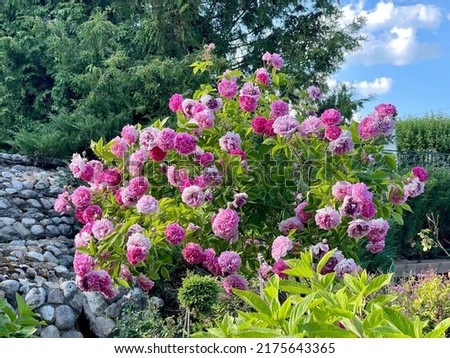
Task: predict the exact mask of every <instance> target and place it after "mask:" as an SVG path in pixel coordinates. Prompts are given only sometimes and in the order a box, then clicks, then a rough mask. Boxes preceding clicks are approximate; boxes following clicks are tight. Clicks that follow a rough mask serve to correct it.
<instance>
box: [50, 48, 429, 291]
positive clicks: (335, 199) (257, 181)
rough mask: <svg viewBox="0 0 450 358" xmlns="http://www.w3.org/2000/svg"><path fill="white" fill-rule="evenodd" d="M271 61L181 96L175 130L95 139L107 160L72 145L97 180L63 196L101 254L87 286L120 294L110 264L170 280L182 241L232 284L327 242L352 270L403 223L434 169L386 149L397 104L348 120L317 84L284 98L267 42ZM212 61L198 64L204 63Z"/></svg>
mask: <svg viewBox="0 0 450 358" xmlns="http://www.w3.org/2000/svg"><path fill="white" fill-rule="evenodd" d="M263 64H264V67H262V68H260V69H259V70H257V71H256V72H255V73H254V74H252V75H251V76H249V77H246V76H245V75H244V74H243V73H242V72H240V71H226V72H225V73H224V74H223V75H221V76H219V77H218V81H217V82H215V83H213V84H212V85H210V84H204V85H202V86H201V88H200V89H198V90H197V91H195V92H194V93H193V95H192V98H184V97H183V96H182V95H180V94H174V95H173V96H172V97H171V98H170V99H169V101H168V106H169V108H170V109H171V110H172V111H173V112H174V116H176V119H177V128H176V130H174V129H171V128H167V127H165V123H166V122H167V119H164V120H155V121H154V122H153V124H152V125H151V126H150V127H146V128H143V127H141V126H139V125H138V126H130V125H127V126H125V127H124V128H123V130H122V133H121V137H117V138H114V139H113V140H112V141H110V142H109V143H106V144H105V143H104V141H103V139H100V140H99V141H98V142H92V146H91V148H92V150H93V152H94V153H95V154H96V155H97V156H98V157H99V158H100V159H101V161H97V160H91V161H88V160H87V159H84V158H82V157H81V156H80V155H78V154H74V156H73V159H72V162H71V164H70V169H71V170H72V172H73V174H74V176H75V177H77V178H81V179H83V180H85V181H86V182H87V184H86V186H81V187H79V188H77V189H76V190H74V191H73V193H72V194H69V193H63V194H61V195H60V196H59V197H58V199H57V201H56V203H55V209H56V210H58V211H59V212H61V213H67V212H69V211H71V210H73V211H74V212H75V217H76V218H77V219H78V220H79V221H80V222H81V223H82V224H83V225H84V227H83V228H82V229H81V231H80V233H79V234H78V235H77V237H76V246H77V249H78V250H79V251H80V252H82V253H84V254H85V255H88V256H90V257H92V258H93V261H92V262H91V261H89V260H86V258H83V260H82V262H83V269H82V270H79V271H78V273H79V275H78V282H79V283H80V287H81V288H82V289H86V290H92V289H96V290H100V291H101V292H103V293H104V294H105V295H107V296H109V295H112V294H113V293H114V290H113V289H112V286H111V280H107V279H106V278H105V277H104V276H105V275H109V276H110V277H111V278H112V280H113V281H114V282H115V283H116V284H122V285H127V286H128V285H131V284H132V283H133V282H132V281H133V277H135V278H138V277H139V279H138V280H137V283H138V284H140V285H141V287H145V289H150V288H151V287H152V284H149V282H152V283H153V281H152V280H157V279H159V278H160V276H161V275H162V276H163V277H165V278H168V270H167V268H166V266H167V265H170V264H171V262H172V255H171V252H172V251H173V250H179V249H181V250H182V255H183V258H184V260H185V261H186V262H187V263H188V264H190V265H202V266H203V267H205V268H206V269H207V270H209V271H210V272H211V273H212V274H214V275H217V276H222V277H223V279H222V285H223V287H224V288H225V290H226V291H227V292H228V293H230V294H231V293H232V288H233V287H234V288H236V287H238V288H245V287H247V282H246V280H245V278H244V277H243V276H242V274H245V273H246V272H249V271H251V272H256V270H257V269H259V268H260V265H263V266H262V267H261V268H262V269H263V271H264V272H265V275H266V276H267V275H268V274H269V273H270V270H269V267H270V266H269V264H268V263H267V262H266V261H269V260H271V257H270V254H272V258H273V259H274V260H275V262H274V265H273V271H274V272H275V273H277V274H278V275H279V276H280V277H285V273H284V272H283V271H284V270H285V269H286V268H287V267H288V265H287V264H286V262H284V261H283V260H282V259H281V258H282V257H285V256H286V255H288V254H296V253H298V252H299V250H301V249H302V248H305V247H309V246H311V245H314V244H317V243H322V244H325V242H326V243H327V245H328V246H327V247H332V248H339V249H340V250H341V251H340V252H341V253H339V254H336V255H334V256H333V257H330V260H331V261H330V264H329V265H328V266H327V267H328V268H326V269H325V270H329V271H330V270H331V271H332V270H334V269H335V267H337V268H339V272H341V274H339V276H342V274H343V273H344V272H351V271H352V270H353V269H354V268H355V266H356V265H355V264H354V261H353V260H346V261H344V262H342V263H340V261H343V260H345V257H352V258H355V259H356V252H357V250H358V249H359V247H360V246H361V245H364V244H365V245H366V247H367V249H368V250H369V251H370V252H372V253H377V252H379V251H381V250H382V249H383V247H384V238H385V236H386V233H387V230H388V228H389V225H388V223H387V220H388V219H389V218H390V217H393V218H394V219H395V220H397V221H398V222H400V223H401V221H402V219H401V214H402V212H403V210H410V209H409V206H408V205H407V204H406V203H405V200H406V198H407V197H414V196H417V195H419V194H420V193H421V192H422V191H423V187H424V182H425V180H426V173H425V174H424V171H423V170H422V169H415V170H414V171H413V172H411V173H410V174H409V175H408V176H405V177H402V176H400V175H399V174H398V172H397V168H396V161H395V157H394V156H393V155H392V154H385V153H383V151H382V149H383V146H382V137H384V136H387V135H389V134H390V133H391V132H392V129H393V127H394V124H395V115H396V110H395V107H394V106H392V105H386V104H383V105H380V106H377V107H376V108H375V111H374V112H373V113H372V114H371V115H370V116H368V117H366V118H365V119H364V120H363V121H362V122H361V123H359V124H358V123H357V122H351V123H350V124H344V120H343V118H342V115H341V113H340V112H339V111H338V110H337V109H333V108H331V109H327V110H325V111H324V112H323V113H316V112H315V110H316V109H317V108H318V107H317V104H316V101H317V100H318V99H319V98H320V97H321V93H320V90H319V89H318V88H316V87H310V88H308V89H307V90H306V91H299V96H300V98H302V99H301V100H300V101H299V102H298V103H297V102H292V101H290V100H289V98H285V97H283V93H284V92H283V90H284V89H285V87H286V85H287V84H288V81H289V79H288V78H287V77H286V75H284V74H283V73H281V72H279V70H280V69H281V68H282V65H283V60H282V58H281V57H280V56H279V55H277V54H270V53H268V52H267V53H265V54H264V56H263ZM210 65H211V63H210V62H208V63H205V62H203V63H197V64H194V65H193V66H194V73H196V72H197V71H199V70H201V71H205V70H207V69H209V68H210ZM400 198H401V199H400ZM178 247H180V248H178ZM258 253H261V254H262V256H263V259H262V260H259V261H258V260H257V256H258ZM86 263H88V265H86ZM338 264H339V265H338ZM331 271H330V272H331ZM239 272H240V273H239ZM91 276H92V278H91ZM100 278H101V279H100ZM144 278H145V279H144ZM145 280H146V281H145ZM144 281H145V283H144ZM91 282H93V283H92V285H90V284H89V283H91ZM99 282H100V283H99Z"/></svg>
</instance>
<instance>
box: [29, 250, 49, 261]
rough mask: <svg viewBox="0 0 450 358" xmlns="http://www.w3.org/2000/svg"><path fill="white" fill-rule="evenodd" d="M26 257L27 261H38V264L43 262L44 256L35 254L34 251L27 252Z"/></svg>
mask: <svg viewBox="0 0 450 358" xmlns="http://www.w3.org/2000/svg"><path fill="white" fill-rule="evenodd" d="M26 257H28V258H29V259H31V260H33V261H39V262H44V261H45V259H44V255H42V254H41V253H39V252H35V251H29V252H27V254H26Z"/></svg>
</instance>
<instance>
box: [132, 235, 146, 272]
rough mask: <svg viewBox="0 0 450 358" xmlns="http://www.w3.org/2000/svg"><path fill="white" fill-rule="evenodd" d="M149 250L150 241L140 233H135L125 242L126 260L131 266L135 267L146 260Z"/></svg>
mask: <svg viewBox="0 0 450 358" xmlns="http://www.w3.org/2000/svg"><path fill="white" fill-rule="evenodd" d="M149 249H150V241H149V239H148V238H147V237H145V236H144V235H142V234H140V233H135V234H133V235H131V236H130V237H129V238H128V241H127V260H128V262H129V263H130V264H131V265H133V266H134V265H136V264H138V263H139V262H141V261H144V260H145V259H146V258H147V254H148V251H149Z"/></svg>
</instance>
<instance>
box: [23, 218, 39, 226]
mask: <svg viewBox="0 0 450 358" xmlns="http://www.w3.org/2000/svg"><path fill="white" fill-rule="evenodd" d="M22 224H23V225H25V226H31V225H34V224H36V220H35V219H31V218H23V219H22Z"/></svg>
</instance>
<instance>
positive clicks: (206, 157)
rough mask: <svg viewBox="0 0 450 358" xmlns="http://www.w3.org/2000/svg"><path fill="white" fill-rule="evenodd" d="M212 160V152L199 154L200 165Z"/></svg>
mask: <svg viewBox="0 0 450 358" xmlns="http://www.w3.org/2000/svg"><path fill="white" fill-rule="evenodd" d="M213 161H214V155H213V154H212V153H208V152H206V153H203V154H201V155H199V157H198V162H199V164H200V165H201V166H202V167H206V166H208V165H210V164H211V163H212V162H213Z"/></svg>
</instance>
